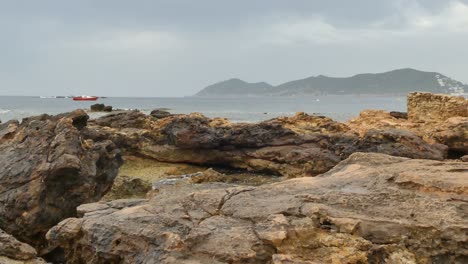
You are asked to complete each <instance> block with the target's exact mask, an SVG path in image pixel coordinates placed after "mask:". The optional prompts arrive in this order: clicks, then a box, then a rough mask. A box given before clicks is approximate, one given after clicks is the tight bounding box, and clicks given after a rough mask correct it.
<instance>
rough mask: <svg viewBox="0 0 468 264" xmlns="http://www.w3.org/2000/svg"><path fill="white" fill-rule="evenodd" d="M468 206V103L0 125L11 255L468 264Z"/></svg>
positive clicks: (417, 99)
mask: <svg viewBox="0 0 468 264" xmlns="http://www.w3.org/2000/svg"><path fill="white" fill-rule="evenodd" d="M104 107H105V106H101V105H99V109H97V108H96V109H95V110H96V111H101V110H103V109H104ZM101 108H102V109H101ZM100 109H101V110H100ZM106 109H107V110H111V109H112V108H111V107H107V108H106ZM107 110H106V111H107ZM467 203H468V100H466V99H465V98H463V97H456V96H448V95H439V94H431V93H420V92H415V93H410V94H408V109H407V113H401V112H386V111H380V110H365V111H363V112H361V114H360V115H359V116H358V117H356V118H354V119H352V120H350V121H348V122H344V123H341V122H337V121H334V120H332V119H330V118H328V117H325V116H317V115H309V114H306V113H297V114H296V115H295V116H292V117H277V118H274V119H270V120H267V121H263V122H259V123H254V124H248V123H231V122H229V120H227V119H223V118H207V117H205V116H203V115H201V114H198V113H192V114H187V115H182V114H177V115H176V114H170V113H169V112H167V111H163V110H160V109H158V110H155V111H153V112H152V113H151V114H150V115H146V114H144V113H142V112H139V111H118V112H110V113H109V114H107V115H105V116H102V117H99V118H96V119H93V120H89V117H88V115H87V114H86V112H85V111H83V110H76V111H73V112H71V113H65V114H60V115H56V116H49V115H41V116H36V117H30V118H26V119H23V121H22V122H18V121H8V122H6V123H0V263H48V262H49V263H187V264H188V263H274V264H280V263H281V264H286V263H467V262H468V206H467Z"/></svg>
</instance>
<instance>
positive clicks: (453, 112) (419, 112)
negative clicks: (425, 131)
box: [407, 92, 468, 122]
mask: <svg viewBox="0 0 468 264" xmlns="http://www.w3.org/2000/svg"><path fill="white" fill-rule="evenodd" d="M407 100H408V118H409V119H410V120H411V121H413V122H419V121H423V122H427V121H444V120H446V119H448V118H450V117H456V116H460V117H468V100H466V99H465V98H464V97H463V96H451V95H445V94H432V93H421V92H414V93H409V94H408V99H407Z"/></svg>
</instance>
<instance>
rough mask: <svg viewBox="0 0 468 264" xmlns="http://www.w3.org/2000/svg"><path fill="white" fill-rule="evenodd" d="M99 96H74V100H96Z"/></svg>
mask: <svg viewBox="0 0 468 264" xmlns="http://www.w3.org/2000/svg"><path fill="white" fill-rule="evenodd" d="M97 99H98V97H73V101H96V100H97Z"/></svg>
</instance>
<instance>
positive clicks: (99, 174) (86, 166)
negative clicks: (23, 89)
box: [0, 110, 121, 247]
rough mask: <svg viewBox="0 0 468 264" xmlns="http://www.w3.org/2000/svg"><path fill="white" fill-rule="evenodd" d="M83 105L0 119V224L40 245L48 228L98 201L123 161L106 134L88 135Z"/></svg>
mask: <svg viewBox="0 0 468 264" xmlns="http://www.w3.org/2000/svg"><path fill="white" fill-rule="evenodd" d="M87 119H88V116H87V115H86V113H85V112H84V111H82V110H77V111H75V112H72V113H68V114H61V115H57V116H48V115H42V116H37V117H31V118H27V119H23V122H21V123H19V122H17V121H11V122H7V123H5V124H2V125H0V153H1V155H0V228H2V229H3V230H5V231H6V232H8V233H10V234H12V235H14V236H15V237H16V238H18V239H20V240H21V241H24V242H27V243H29V244H31V245H33V246H36V247H39V245H40V244H41V242H42V240H43V239H44V234H45V233H46V232H47V230H48V229H49V228H50V227H52V226H53V225H55V224H56V223H58V222H59V221H60V220H62V219H64V218H67V217H71V216H74V215H76V207H77V206H78V205H80V204H82V203H86V202H93V201H97V200H99V199H100V198H101V196H102V195H103V194H104V193H105V192H106V191H107V190H108V189H109V188H110V187H111V185H112V182H113V180H114V178H115V176H116V175H117V170H118V168H119V166H120V165H121V158H120V151H119V150H118V149H117V148H116V146H115V144H114V143H113V142H112V141H110V140H96V141H93V140H89V139H86V138H85V137H84V134H83V130H84V129H85V128H86V126H87Z"/></svg>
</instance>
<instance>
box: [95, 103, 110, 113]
mask: <svg viewBox="0 0 468 264" xmlns="http://www.w3.org/2000/svg"><path fill="white" fill-rule="evenodd" d="M90 108H91V111H93V112H112V106H110V105H105V104H93V105H91V107H90Z"/></svg>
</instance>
